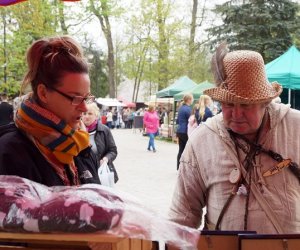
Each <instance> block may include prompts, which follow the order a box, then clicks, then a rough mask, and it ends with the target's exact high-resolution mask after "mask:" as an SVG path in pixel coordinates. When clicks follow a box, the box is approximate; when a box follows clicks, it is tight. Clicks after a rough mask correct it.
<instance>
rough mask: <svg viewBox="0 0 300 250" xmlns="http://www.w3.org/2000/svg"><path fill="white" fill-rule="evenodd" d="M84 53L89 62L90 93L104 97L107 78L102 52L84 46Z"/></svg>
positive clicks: (106, 89)
mask: <svg viewBox="0 0 300 250" xmlns="http://www.w3.org/2000/svg"><path fill="white" fill-rule="evenodd" d="M84 50H85V54H86V55H87V58H88V60H89V62H90V64H91V67H90V73H89V75H90V80H91V93H92V94H93V95H94V96H96V97H105V96H106V95H107V94H108V79H107V75H106V74H105V71H104V68H105V58H104V56H103V52H102V51H99V50H96V49H94V48H91V47H90V48H84Z"/></svg>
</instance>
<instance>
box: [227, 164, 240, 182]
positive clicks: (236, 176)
mask: <svg viewBox="0 0 300 250" xmlns="http://www.w3.org/2000/svg"><path fill="white" fill-rule="evenodd" d="M241 176H242V174H241V171H240V170H239V169H238V168H234V169H233V170H232V171H231V172H230V175H229V181H230V183H232V184H236V183H238V182H239V181H240V179H241Z"/></svg>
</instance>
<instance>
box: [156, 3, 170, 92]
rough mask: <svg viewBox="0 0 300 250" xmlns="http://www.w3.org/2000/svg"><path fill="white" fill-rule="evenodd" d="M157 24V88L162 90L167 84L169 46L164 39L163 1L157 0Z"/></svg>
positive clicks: (165, 38)
mask: <svg viewBox="0 0 300 250" xmlns="http://www.w3.org/2000/svg"><path fill="white" fill-rule="evenodd" d="M157 24H158V32H159V34H158V35H159V45H158V67H159V72H158V88H159V89H163V88H165V87H166V86H167V83H168V56H169V44H168V39H167V37H166V31H165V29H166V25H165V16H164V15H163V1H162V0H157Z"/></svg>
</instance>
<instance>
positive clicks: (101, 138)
mask: <svg viewBox="0 0 300 250" xmlns="http://www.w3.org/2000/svg"><path fill="white" fill-rule="evenodd" d="M99 115H100V110H99V108H98V106H97V104H96V103H90V104H88V105H87V111H86V112H85V113H84V114H83V117H82V120H83V122H84V124H85V126H86V129H87V131H88V132H89V135H90V143H91V145H92V150H93V152H94V153H95V154H96V156H97V160H98V161H99V162H100V165H102V164H103V163H104V162H106V163H107V165H108V167H109V168H110V170H111V171H113V172H114V175H115V183H116V182H117V181H118V179H119V178H118V174H117V171H116V169H115V166H114V164H113V161H114V160H115V159H116V157H117V155H118V151H117V146H116V144H115V140H114V138H113V135H112V133H111V131H110V129H109V128H108V127H107V126H105V125H103V124H101V122H100V121H99Z"/></svg>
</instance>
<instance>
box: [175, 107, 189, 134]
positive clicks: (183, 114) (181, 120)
mask: <svg viewBox="0 0 300 250" xmlns="http://www.w3.org/2000/svg"><path fill="white" fill-rule="evenodd" d="M191 113H192V108H191V106H188V105H186V104H183V105H182V106H181V107H180V108H179V110H178V116H177V124H178V127H177V131H176V132H177V133H181V134H187V127H188V122H189V118H190V115H191Z"/></svg>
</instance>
